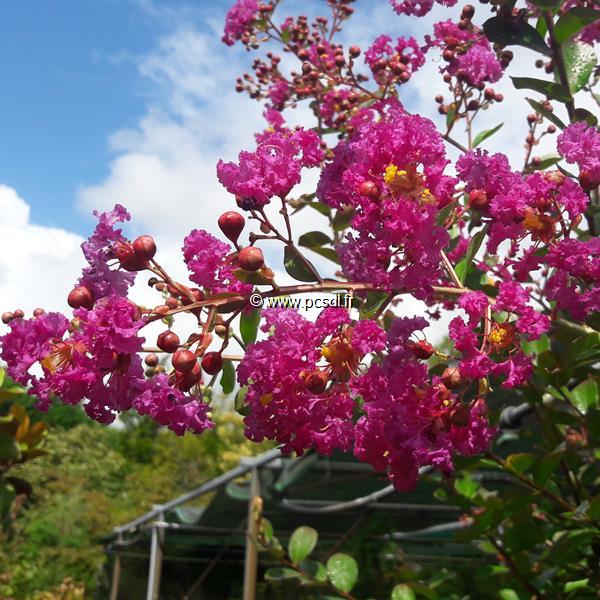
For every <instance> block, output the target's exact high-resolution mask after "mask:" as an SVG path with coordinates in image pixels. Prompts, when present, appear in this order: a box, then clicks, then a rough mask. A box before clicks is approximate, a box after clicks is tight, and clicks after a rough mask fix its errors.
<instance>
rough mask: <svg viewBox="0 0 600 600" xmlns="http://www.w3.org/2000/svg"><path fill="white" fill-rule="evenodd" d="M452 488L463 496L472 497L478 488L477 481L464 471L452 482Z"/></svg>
mask: <svg viewBox="0 0 600 600" xmlns="http://www.w3.org/2000/svg"><path fill="white" fill-rule="evenodd" d="M454 489H455V490H456V491H457V492H458V493H459V494H460V495H461V496H464V497H465V498H472V497H473V496H474V495H475V494H476V493H477V490H478V489H479V482H477V481H475V480H474V479H473V477H472V476H471V474H470V473H464V474H463V475H462V476H461V477H460V478H459V479H457V480H456V481H455V482H454Z"/></svg>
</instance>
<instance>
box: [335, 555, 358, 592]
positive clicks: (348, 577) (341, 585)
mask: <svg viewBox="0 0 600 600" xmlns="http://www.w3.org/2000/svg"><path fill="white" fill-rule="evenodd" d="M327 576H328V577H329V581H331V584H332V585H333V586H334V587H336V588H337V589H338V590H341V591H342V592H349V591H350V590H351V589H352V588H353V587H354V584H355V583H356V580H357V579H358V564H357V563H356V561H355V560H354V559H353V558H352V557H351V556H349V555H348V554H342V553H341V552H337V553H336V554H333V555H332V556H330V557H329V560H328V561H327Z"/></svg>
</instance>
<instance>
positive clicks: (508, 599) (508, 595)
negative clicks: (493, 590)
mask: <svg viewBox="0 0 600 600" xmlns="http://www.w3.org/2000/svg"><path fill="white" fill-rule="evenodd" d="M498 598H500V600H519V594H517V592H515V590H511V589H510V588H503V589H501V590H500V591H499V592H498Z"/></svg>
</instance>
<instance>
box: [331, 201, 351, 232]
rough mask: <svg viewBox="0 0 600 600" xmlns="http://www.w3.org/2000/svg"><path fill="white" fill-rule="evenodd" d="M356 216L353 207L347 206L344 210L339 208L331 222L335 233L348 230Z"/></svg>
mask: <svg viewBox="0 0 600 600" xmlns="http://www.w3.org/2000/svg"><path fill="white" fill-rule="evenodd" d="M353 216H354V209H353V208H352V207H351V206H345V207H344V208H338V210H337V211H336V212H335V216H334V217H333V220H332V222H331V224H332V226H333V229H334V231H343V230H344V229H347V228H348V227H349V225H350V221H352V217H353Z"/></svg>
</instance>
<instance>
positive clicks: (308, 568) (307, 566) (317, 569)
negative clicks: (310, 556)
mask: <svg viewBox="0 0 600 600" xmlns="http://www.w3.org/2000/svg"><path fill="white" fill-rule="evenodd" d="M299 566H300V568H301V569H302V570H303V571H304V572H305V573H308V574H309V575H310V576H311V577H312V578H313V579H315V580H316V581H320V582H324V581H327V569H326V568H325V565H324V564H323V563H320V562H318V561H316V560H303V561H302V562H301V563H300V565H299Z"/></svg>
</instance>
